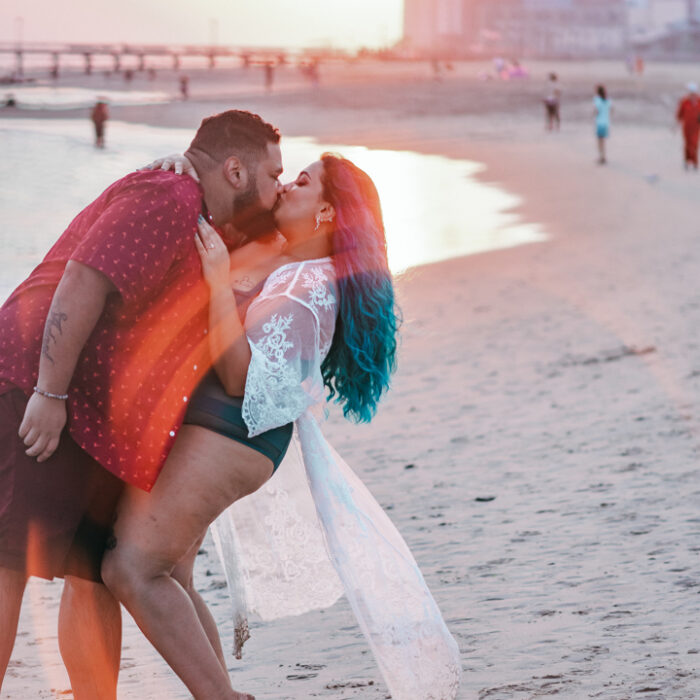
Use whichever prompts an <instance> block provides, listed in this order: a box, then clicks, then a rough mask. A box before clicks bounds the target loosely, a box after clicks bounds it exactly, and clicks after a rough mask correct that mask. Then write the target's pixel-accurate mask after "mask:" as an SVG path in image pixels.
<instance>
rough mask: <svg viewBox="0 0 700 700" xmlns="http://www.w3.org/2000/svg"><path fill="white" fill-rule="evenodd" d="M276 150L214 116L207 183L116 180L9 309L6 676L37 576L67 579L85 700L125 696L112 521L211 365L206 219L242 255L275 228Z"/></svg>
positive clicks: (65, 614)
mask: <svg viewBox="0 0 700 700" xmlns="http://www.w3.org/2000/svg"><path fill="white" fill-rule="evenodd" d="M279 140H280V136H279V132H278V131H277V130H276V129H275V128H274V127H272V126H271V125H270V124H267V123H266V122H264V121H263V120H262V119H261V118H260V117H259V116H257V115H254V114H251V113H249V112H242V111H238V110H230V111H228V112H224V113H222V114H219V115H215V116H213V117H210V118H208V119H205V120H204V121H203V122H202V125H201V126H200V128H199V130H198V131H197V133H196V135H195V137H194V139H193V141H192V144H191V146H190V151H189V153H190V154H191V155H192V157H193V159H194V160H195V161H196V162H197V163H198V164H199V166H200V167H201V170H200V174H201V185H198V184H197V183H196V182H195V181H194V180H193V179H191V178H188V177H181V176H179V175H177V174H174V173H171V172H164V171H161V170H159V171H156V172H151V171H144V172H135V173H131V174H129V175H127V176H126V177H124V178H122V179H121V180H119V181H117V182H115V183H114V184H113V185H111V186H110V187H109V188H107V190H106V191H105V192H104V193H103V194H102V195H100V196H99V197H98V198H97V199H96V200H95V201H94V202H92V203H91V204H90V205H88V206H87V207H86V208H85V209H84V210H83V211H82V212H81V213H80V214H78V216H77V217H76V218H75V219H74V220H73V221H72V222H71V224H70V225H69V227H68V228H67V229H66V231H65V232H64V233H63V234H62V236H61V237H60V238H59V240H58V241H57V242H56V244H55V245H54V246H53V247H52V248H51V250H50V251H49V252H48V254H47V255H46V257H45V258H44V260H43V261H42V262H41V263H40V264H39V265H38V266H37V267H36V269H35V270H34V271H33V272H32V273H31V274H30V276H29V277H28V278H27V280H25V281H24V282H23V283H22V284H21V285H20V286H19V287H18V288H17V289H16V290H15V291H14V292H13V293H12V294H11V295H10V297H9V299H8V300H7V301H6V302H5V304H4V305H3V306H2V308H1V309H0V446H1V448H2V449H0V679H2V678H3V677H4V675H5V671H6V669H7V664H8V662H9V659H10V654H11V651H12V647H13V644H14V639H15V635H16V631H17V623H18V618H19V611H20V607H21V602H22V597H23V593H24V589H25V585H26V582H27V579H28V577H29V576H40V577H42V578H47V579H51V578H53V577H56V576H58V577H65V579H66V583H65V586H64V592H63V597H62V601H61V610H60V614H59V646H60V650H61V654H62V657H63V660H64V662H65V664H66V667H67V669H68V672H69V676H70V679H71V684H72V686H73V692H74V697H75V698H76V700H103V699H105V700H114V698H115V697H116V683H117V674H118V670H119V657H120V637H121V617H120V611H119V606H118V604H117V602H116V601H115V599H114V598H113V597H112V596H111V595H110V594H109V592H108V590H107V589H106V588H105V587H104V586H103V585H102V584H101V583H100V582H101V575H100V566H101V560H102V555H103V552H104V549H105V546H106V544H107V541H108V538H109V537H110V531H111V525H112V520H113V516H114V512H115V510H114V509H115V506H116V503H117V501H118V499H119V497H120V495H121V493H122V491H123V488H124V483H125V482H129V483H131V484H132V485H135V486H137V487H139V488H141V489H145V490H148V489H150V488H152V486H153V483H154V482H155V480H156V478H157V476H158V474H159V472H160V469H161V467H162V465H163V463H164V461H165V459H166V457H167V455H168V453H169V451H170V450H171V448H172V447H173V444H174V442H175V439H176V437H177V434H178V431H179V430H180V426H181V423H182V420H183V417H184V412H185V409H186V408H187V400H188V397H189V396H190V395H191V394H192V392H193V390H194V388H195V387H196V386H197V384H198V383H199V382H200V380H201V379H202V377H203V376H204V375H205V373H206V372H207V370H208V369H209V368H210V367H211V364H212V360H211V355H210V352H209V345H208V338H207V333H208V320H209V319H208V310H207V307H208V301H209V294H208V290H207V286H206V283H205V282H204V280H203V278H202V272H201V263H200V260H199V256H198V254H197V250H196V248H195V243H194V235H195V233H196V222H197V217H198V216H199V215H200V214H202V215H204V216H205V217H207V218H208V219H210V220H211V221H212V222H213V223H214V224H217V225H223V224H230V225H231V226H230V228H229V229H228V235H227V240H226V244H227V245H228V246H229V247H231V248H235V247H237V246H239V245H241V244H242V243H243V242H244V241H245V240H246V239H247V238H250V237H251V236H252V235H254V234H253V233H250V232H251V231H255V230H257V229H258V228H260V229H262V224H263V223H266V224H267V223H270V222H271V217H270V212H271V209H272V207H273V206H274V205H275V204H276V202H277V198H278V194H279V188H280V184H279V179H278V178H279V175H280V174H281V172H282V164H281V153H280V147H279ZM244 232H245V233H244ZM195 604H196V601H195Z"/></svg>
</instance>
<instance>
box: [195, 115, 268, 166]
mask: <svg viewBox="0 0 700 700" xmlns="http://www.w3.org/2000/svg"><path fill="white" fill-rule="evenodd" d="M279 141H280V132H279V130H278V129H276V128H275V127H274V126H272V124H268V123H267V122H266V121H263V120H262V118H261V117H260V116H259V115H257V114H253V113H252V112H246V111H244V110H240V109H229V110H228V111H226V112H221V114H215V115H213V116H211V117H207V118H206V119H204V120H203V121H202V123H201V125H200V127H199V129H198V130H197V133H196V134H195V137H194V139H192V143H191V144H190V147H189V150H191V151H194V150H196V151H201V152H203V153H205V154H206V155H208V156H209V157H210V158H211V159H212V160H213V161H214V162H217V163H222V162H223V161H225V160H226V159H227V158H230V157H231V156H233V155H235V156H238V157H239V158H240V159H241V160H242V161H243V163H244V164H245V165H247V166H248V165H250V164H251V162H252V161H255V160H260V159H261V158H263V157H264V156H265V155H266V153H267V146H268V144H270V143H279Z"/></svg>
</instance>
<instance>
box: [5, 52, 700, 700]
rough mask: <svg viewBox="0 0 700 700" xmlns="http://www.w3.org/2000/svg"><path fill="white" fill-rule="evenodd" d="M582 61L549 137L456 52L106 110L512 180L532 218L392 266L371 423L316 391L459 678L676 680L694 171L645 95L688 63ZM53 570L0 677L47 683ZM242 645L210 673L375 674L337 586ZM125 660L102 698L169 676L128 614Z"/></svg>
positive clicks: (260, 677)
mask: <svg viewBox="0 0 700 700" xmlns="http://www.w3.org/2000/svg"><path fill="white" fill-rule="evenodd" d="M596 65H597V68H596V70H595V71H590V72H589V73H585V72H582V70H579V68H577V69H576V75H574V74H573V68H572V69H571V73H567V71H566V68H567V67H566V66H562V67H561V70H562V72H563V73H564V74H565V76H566V80H565V89H564V105H563V125H562V131H561V132H560V133H555V134H545V132H544V128H543V122H544V117H543V114H542V111H543V110H542V105H541V104H540V102H538V101H537V100H536V96H537V95H538V94H539V93H538V89H537V85H536V84H535V83H534V82H530V83H528V84H527V85H520V86H518V85H511V84H507V85H506V84H491V83H487V82H484V83H482V82H481V81H478V80H477V79H476V78H475V77H474V75H472V73H470V72H468V71H467V69H466V68H463V69H462V68H458V69H457V75H455V76H452V77H450V76H448V77H446V78H445V79H444V81H443V82H442V83H440V84H436V83H434V82H433V81H431V79H430V76H429V75H426V74H421V75H420V76H419V77H415V76H413V77H411V76H410V75H406V74H405V73H404V72H403V70H404V69H403V68H402V69H401V71H402V72H401V74H400V75H396V76H395V78H396V80H395V84H394V83H392V82H391V80H390V78H391V75H390V70H389V69H386V68H382V71H381V75H380V78H381V79H379V78H378V79H376V80H374V81H372V80H371V79H370V78H366V79H364V80H361V79H360V78H359V77H358V78H357V80H355V81H354V82H353V81H351V80H350V79H349V78H348V79H343V80H340V79H338V80H337V81H336V82H333V81H332V76H331V75H330V74H324V73H322V85H321V88H320V89H319V90H318V91H315V92H314V91H312V90H311V89H309V88H308V87H303V88H300V89H299V90H290V91H287V92H284V91H281V92H280V93H279V94H274V93H273V94H272V95H265V94H263V93H262V92H261V93H260V94H258V93H255V94H253V92H249V93H248V94H244V95H242V96H240V99H237V101H236V102H235V103H234V104H231V103H229V102H227V101H226V100H223V99H221V98H220V97H216V98H207V99H198V98H197V97H196V93H197V88H196V85H194V86H193V93H194V96H193V99H192V100H191V101H189V102H176V103H172V104H170V105H153V106H143V107H139V106H136V107H135V106H130V107H115V108H113V115H112V116H113V118H114V119H117V120H120V121H129V122H132V123H135V124H138V123H143V124H154V125H158V126H171V127H184V128H191V129H192V130H193V131H194V129H195V128H196V126H197V125H198V123H199V120H200V119H201V118H202V117H203V116H206V115H207V114H209V113H213V112H215V111H219V110H221V109H225V108H230V107H238V108H244V109H251V110H252V111H256V112H259V113H260V114H262V115H263V116H264V117H265V118H266V119H269V120H270V121H271V122H273V123H275V124H276V125H278V126H279V127H280V129H281V131H282V133H283V134H287V135H290V136H313V137H314V138H317V139H318V140H319V141H321V142H324V143H344V144H348V145H363V146H367V147H374V148H382V149H394V150H411V151H417V152H421V153H431V154H437V155H443V156H447V157H451V158H464V159H468V160H472V161H477V162H480V163H483V164H484V165H485V169H484V170H483V171H482V172H480V173H479V174H478V175H477V177H478V178H481V179H482V180H483V181H485V182H491V183H498V185H499V186H501V187H503V188H504V189H505V190H507V191H510V192H513V193H515V194H516V195H518V196H519V197H520V198H521V200H522V201H521V203H520V204H519V205H518V206H517V208H516V213H517V214H518V216H519V217H520V218H521V219H522V220H524V221H525V222H529V223H537V224H539V225H540V226H542V227H543V228H544V230H545V231H546V232H547V233H548V234H549V238H548V240H546V241H543V242H537V243H532V244H527V245H521V246H517V247H514V248H509V249H504V250H496V251H490V252H487V253H481V254H478V255H472V256H466V257H462V258H457V259H453V260H448V261H444V262H440V263H435V264H431V265H426V266H421V267H417V268H413V269H411V270H409V271H408V272H407V273H405V274H404V275H402V276H401V277H400V278H399V280H398V282H397V287H398V294H399V300H400V303H401V305H402V308H403V312H404V317H405V322H404V326H403V330H402V345H401V351H400V360H399V371H398V374H397V376H396V379H395V382H394V387H393V390H392V391H391V392H390V393H389V395H388V397H387V400H386V402H385V403H384V404H383V405H382V406H381V407H380V411H379V414H378V416H377V418H376V419H375V421H373V423H372V424H370V425H366V426H365V425H363V426H356V427H353V426H349V425H348V424H347V423H345V422H343V420H342V419H341V418H340V417H339V416H338V415H337V413H335V412H334V413H332V415H331V418H330V420H329V421H328V424H327V426H326V428H325V432H326V434H327V436H328V438H329V440H330V442H331V444H333V445H334V447H335V448H336V449H337V450H338V452H339V453H340V454H342V455H343V457H344V458H345V459H347V461H348V463H349V464H350V465H351V466H353V468H355V469H356V470H357V471H358V473H359V474H360V475H361V476H362V478H363V480H364V481H365V482H366V483H367V485H368V487H369V488H370V489H371V490H372V492H373V493H374V494H375V496H376V497H377V499H378V500H379V502H380V503H381V504H382V505H383V506H384V507H385V508H387V510H388V512H389V514H390V516H391V517H392V519H393V520H394V522H395V523H396V524H397V526H398V528H399V530H400V531H401V532H402V534H403V535H404V536H405V538H406V540H407V542H408V544H409V546H410V547H411V548H412V550H413V552H414V554H415V556H416V559H417V561H418V563H419V565H420V566H421V569H422V571H423V573H424V575H425V577H426V581H427V582H428V585H429V586H430V587H431V590H432V591H433V594H434V596H435V598H436V600H437V602H438V604H439V606H440V607H441V609H442V611H443V613H444V615H445V618H446V621H447V623H448V626H449V627H450V629H451V630H452V632H453V634H454V635H455V637H456V638H457V641H458V643H459V645H460V648H461V650H462V655H463V663H464V682H463V689H462V693H461V695H460V698H463V699H464V700H467V699H469V700H472V699H475V698H478V699H479V700H525V699H526V698H536V697H545V696H547V695H552V694H556V695H558V696H559V697H562V698H567V699H571V700H579V699H581V698H599V699H603V700H624V699H626V698H634V697H640V695H641V696H643V697H645V698H651V699H654V700H694V699H695V698H697V697H700V669H699V666H700V662H699V659H700V646H699V645H698V642H697V630H696V625H695V624H694V620H696V619H697V617H698V614H700V598H699V596H698V592H700V547H698V539H697V538H698V534H700V520H699V519H698V513H697V504H698V502H699V501H700V498H699V497H700V487H699V486H698V477H699V476H700V469H699V468H698V456H699V454H700V433H699V431H698V428H697V425H698V417H700V397H699V395H698V390H699V389H700V383H699V379H698V378H699V377H700V360H699V359H698V357H697V351H698V348H700V292H699V291H698V287H697V276H698V270H699V269H700V252H698V249H697V242H696V238H697V221H698V211H699V209H700V207H699V206H698V194H699V193H700V176H697V175H695V174H694V173H686V172H684V171H683V170H682V167H681V145H680V137H679V135H678V134H674V133H673V132H672V131H671V129H670V126H671V125H672V121H673V119H672V114H671V113H670V112H669V105H668V104H667V103H669V101H670V99H671V97H670V96H672V95H674V94H675V93H677V92H679V91H680V90H681V88H682V85H679V84H678V83H679V82H682V79H681V78H682V76H684V75H685V73H684V71H688V72H690V71H691V70H692V67H688V66H685V67H682V68H678V69H677V70H675V71H666V69H665V68H664V70H663V71H662V70H660V69H659V70H658V71H655V68H654V66H650V67H649V68H648V71H649V74H650V78H649V81H648V83H644V84H642V85H641V86H639V85H638V84H637V83H634V82H630V81H631V79H629V78H627V77H625V76H624V75H623V74H622V66H617V65H616V64H615V65H613V64H600V65H598V64H596ZM606 65H607V67H606ZM462 70H463V71H464V75H463V74H462V73H461V72H460V71H462ZM470 70H471V69H470ZM543 70H544V67H543V69H542V72H543ZM608 74H610V75H611V83H612V85H613V86H615V85H616V82H615V81H620V82H619V83H618V85H619V86H620V87H619V89H620V90H621V91H622V90H623V88H624V92H623V93H622V94H623V95H624V96H623V97H622V98H621V99H620V100H619V103H618V105H619V109H618V112H617V115H616V117H615V118H614V119H615V121H614V122H613V131H612V137H611V140H610V147H609V160H610V165H609V166H608V167H605V168H603V167H600V166H597V165H596V164H595V162H594V161H595V158H596V153H595V142H594V135H593V125H592V119H591V115H590V113H589V109H588V108H590V104H589V101H587V100H588V98H587V96H586V90H587V89H588V88H587V86H588V85H589V84H590V85H592V84H594V83H595V82H597V81H599V80H601V79H603V78H604V77H605V76H606V75H608ZM669 74H672V75H670V77H669ZM540 78H541V79H542V83H543V82H544V75H542V76H540V75H539V73H538V76H534V75H533V77H532V78H531V81H534V80H535V79H537V80H539V79H540ZM280 80H281V78H280ZM567 86H568V87H567ZM511 88H513V89H511ZM458 90H464V91H467V92H468V91H470V90H471V91H472V92H471V93H469V92H468V94H467V95H466V96H464V95H461V96H460V95H455V94H453V93H455V92H456V91H458ZM507 90H510V93H508V92H506V91H507ZM567 90H569V91H570V92H567ZM470 95H471V99H472V101H474V102H479V105H478V107H475V108H474V109H469V105H470ZM567 95H569V97H568V98H567ZM340 96H342V100H341V99H340ZM591 97H592V90H591ZM612 97H613V100H615V99H616V97H615V91H614V90H613V91H612ZM662 97H663V99H661V98H662ZM392 98H394V99H392ZM657 98H658V99H657ZM567 99H570V102H569V103H568V104H567ZM664 100H665V101H664ZM431 103H433V104H434V109H432V110H431V109H430V108H429V107H430V105H431ZM460 105H462V106H460ZM7 111H8V110H3V111H2V112H0V119H2V118H5V117H8V116H10V115H8V114H6V112H7ZM76 114H77V113H76ZM76 114H73V115H69V113H65V114H63V113H62V114H61V115H56V114H51V115H50V116H49V117H48V118H62V117H64V116H65V117H68V116H72V118H75V116H76ZM82 114H83V115H85V112H84V111H83V112H82ZM15 116H18V117H20V118H21V115H15ZM26 116H28V117H30V118H37V114H36V113H34V112H32V113H26ZM12 118H14V117H12ZM108 128H109V127H108ZM89 129H90V124H89V122H88V120H87V117H86V138H88V139H89V138H90V130H89ZM107 138H108V139H109V131H107ZM186 145H187V144H183V148H184V147H185V146H186ZM291 175H293V174H291V173H290V176H291ZM468 232H469V222H468V220H467V221H465V233H466V235H468ZM205 549H206V550H207V551H206V553H205V554H202V555H201V557H200V559H199V561H198V567H197V586H198V588H200V589H201V590H203V591H204V595H205V598H206V599H207V602H208V603H209V604H211V605H212V606H213V611H214V614H215V617H216V619H217V621H218V622H219V623H220V624H221V627H222V632H223V636H224V643H225V647H226V649H227V651H228V650H230V637H231V625H230V621H229V619H228V613H229V611H228V608H227V605H226V595H225V590H224V589H223V588H222V583H223V578H222V574H221V573H220V569H218V564H217V562H216V560H215V557H214V556H213V554H214V553H213V547H211V546H205ZM59 592H60V585H59V584H45V583H41V582H36V583H34V584H32V587H31V590H30V595H28V597H27V601H26V602H25V608H24V610H23V617H22V620H21V623H20V637H19V638H18V644H17V648H16V650H15V654H14V656H13V661H12V662H11V666H10V671H9V674H8V678H7V680H6V683H5V686H4V687H3V693H2V695H1V696H0V697H2V698H25V697H36V698H53V697H63V698H66V697H70V694H69V693H66V692H65V688H67V685H66V682H67V681H66V678H65V674H64V673H63V672H62V669H61V667H60V659H59V658H58V654H57V651H56V643H55V612H56V607H57V602H58V595H59ZM37 637H39V638H40V639H42V640H43V641H42V642H41V643H40V644H35V639H36V638H37ZM246 652H247V653H246V656H245V657H244V660H243V662H242V663H236V665H235V667H233V666H232V669H234V670H232V677H233V679H234V684H235V685H236V687H239V688H241V689H245V690H248V691H249V692H254V693H255V694H256V696H257V697H258V698H269V699H270V700H272V699H273V698H274V699H275V700H280V699H281V698H282V699H285V700H286V698H295V699H296V698H306V697H327V698H367V699H370V700H371V699H372V698H377V699H379V698H383V697H385V695H386V691H385V689H384V686H383V683H382V682H381V678H380V676H379V672H378V670H377V669H376V667H375V666H374V663H373V661H372V659H371V655H370V654H369V652H368V649H367V648H366V646H365V644H364V641H363V639H362V637H361V635H360V633H359V631H358V630H357V629H356V628H355V626H354V622H353V620H352V616H351V614H350V612H349V610H348V609H347V606H346V605H345V603H344V602H343V603H340V604H338V605H336V606H334V608H332V609H331V610H328V611H325V612H322V613H321V612H319V613H314V614H309V615H307V616H304V617H303V618H301V619H291V620H287V621H281V622H280V623H274V624H269V625H256V626H255V628H254V630H253V639H252V640H251V642H250V643H249V646H248V647H247V649H246ZM124 657H125V664H124V669H123V671H122V680H121V683H120V695H119V697H120V698H124V699H125V700H127V699H129V700H130V699H132V698H134V699H135V698H154V700H155V698H161V697H169V698H170V697H172V698H178V697H182V698H185V697H187V694H186V693H185V692H184V690H183V689H182V687H181V686H180V685H179V683H178V681H177V679H173V677H172V673H171V672H170V671H169V670H168V668H167V667H166V666H165V664H164V663H163V662H162V661H161V660H160V659H159V658H158V657H157V655H155V653H154V652H153V651H152V650H151V649H150V648H149V647H148V645H147V644H146V643H145V642H144V641H143V640H142V639H141V637H140V634H139V632H138V630H136V629H135V628H134V626H133V623H130V624H128V625H127V628H126V635H125V654H124ZM50 688H54V689H55V690H54V691H50V690H49V689H50Z"/></svg>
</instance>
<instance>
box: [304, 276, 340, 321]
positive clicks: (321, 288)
mask: <svg viewBox="0 0 700 700" xmlns="http://www.w3.org/2000/svg"><path fill="white" fill-rule="evenodd" d="M302 277H303V278H304V281H303V282H302V285H301V286H302V287H303V288H304V289H308V290H310V291H309V300H308V303H309V306H310V307H311V310H312V311H313V312H314V313H315V314H318V309H319V307H321V308H324V309H330V308H332V307H333V304H334V303H335V300H334V299H333V296H332V294H331V293H330V287H329V285H328V284H326V283H327V282H328V276H327V275H326V274H325V273H324V272H323V269H322V268H321V267H312V268H311V270H310V271H309V272H304V273H302Z"/></svg>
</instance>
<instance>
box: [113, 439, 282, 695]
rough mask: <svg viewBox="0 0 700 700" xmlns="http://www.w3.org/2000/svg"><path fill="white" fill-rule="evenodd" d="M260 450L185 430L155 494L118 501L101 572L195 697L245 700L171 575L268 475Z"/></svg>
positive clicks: (134, 492)
mask: <svg viewBox="0 0 700 700" xmlns="http://www.w3.org/2000/svg"><path fill="white" fill-rule="evenodd" d="M271 474H272V462H271V461H270V460H269V459H267V458H266V457H264V456H263V455H261V454H260V453H259V452H256V451H254V450H251V449H250V448H248V447H246V446H245V445H242V444H240V443H238V442H235V441H234V440H229V439H228V438H225V437H223V436H221V435H218V434H216V433H213V432H211V431H209V430H206V429H205V428H201V427H199V426H192V425H184V426H183V427H182V428H181V430H180V434H179V436H178V439H177V440H176V442H175V445H174V446H173V449H172V451H171V453H170V456H169V457H168V460H167V462H166V464H165V466H164V468H163V471H162V473H161V475H160V477H159V478H158V481H157V482H156V485H155V487H154V488H153V491H152V492H151V493H150V494H147V493H145V492H143V491H140V490H138V489H134V488H129V489H127V491H126V492H125V494H124V496H123V497H122V500H121V501H120V504H119V509H118V513H119V514H118V518H117V522H116V524H115V527H114V531H115V537H116V541H117V544H116V547H115V549H113V550H111V551H109V552H108V553H107V555H106V556H105V559H104V562H103V567H102V575H103V578H104V580H105V583H106V584H107V585H108V587H109V588H110V589H111V591H112V592H113V593H114V594H115V595H116V597H117V598H118V599H119V600H121V602H122V603H123V604H124V605H125V607H126V608H127V610H129V612H130V613H131V615H132V616H133V617H134V619H135V620H136V623H137V624H138V625H139V627H140V628H141V630H142V631H143V632H144V634H145V635H146V637H148V639H149V640H150V641H151V643H152V644H153V645H154V646H155V647H156V649H157V650H158V651H159V652H160V654H161V655H162V656H163V658H164V659H165V660H166V661H167V662H168V664H169V665H170V666H171V668H172V669H173V670H174V671H175V673H177V675H178V676H179V677H180V678H181V679H182V681H183V682H184V683H185V685H186V686H187V687H188V689H189V691H190V692H191V693H192V694H193V695H194V697H195V698H196V700H218V699H219V698H221V699H224V698H225V699H226V700H231V699H233V700H245V699H247V698H251V697H252V696H249V695H245V694H242V693H237V692H236V691H234V690H233V689H232V688H231V684H230V680H229V677H228V673H226V672H225V670H224V668H222V665H221V663H220V660H219V658H218V657H217V654H216V652H215V651H214V649H213V647H212V643H211V642H210V641H209V639H208V637H207V634H206V631H205V629H204V626H203V625H202V623H201V621H200V619H199V617H198V614H197V608H196V607H195V604H194V603H193V601H192V599H191V598H190V596H189V595H188V594H187V592H186V590H185V589H184V588H183V586H182V585H181V584H180V583H179V582H178V581H177V580H176V579H175V578H174V577H173V572H174V570H175V568H176V566H177V564H178V563H179V562H180V561H181V560H183V558H184V557H186V555H187V554H188V553H189V552H191V550H192V549H193V547H194V546H195V545H196V544H197V542H198V540H199V538H200V537H201V534H202V532H203V531H204V530H205V529H206V528H207V527H208V525H209V524H210V523H211V522H212V521H213V520H214V519H215V518H216V516H217V515H219V513H221V512H222V511H223V510H224V509H225V508H227V507H228V506H229V505H230V504H231V503H233V502H234V501H236V500H238V499H239V498H242V497H243V496H246V495H247V494H249V493H252V492H253V491H255V490H257V489H258V488H259V487H260V486H262V484H264V483H265V481H267V479H269V478H270V475H271Z"/></svg>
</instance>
